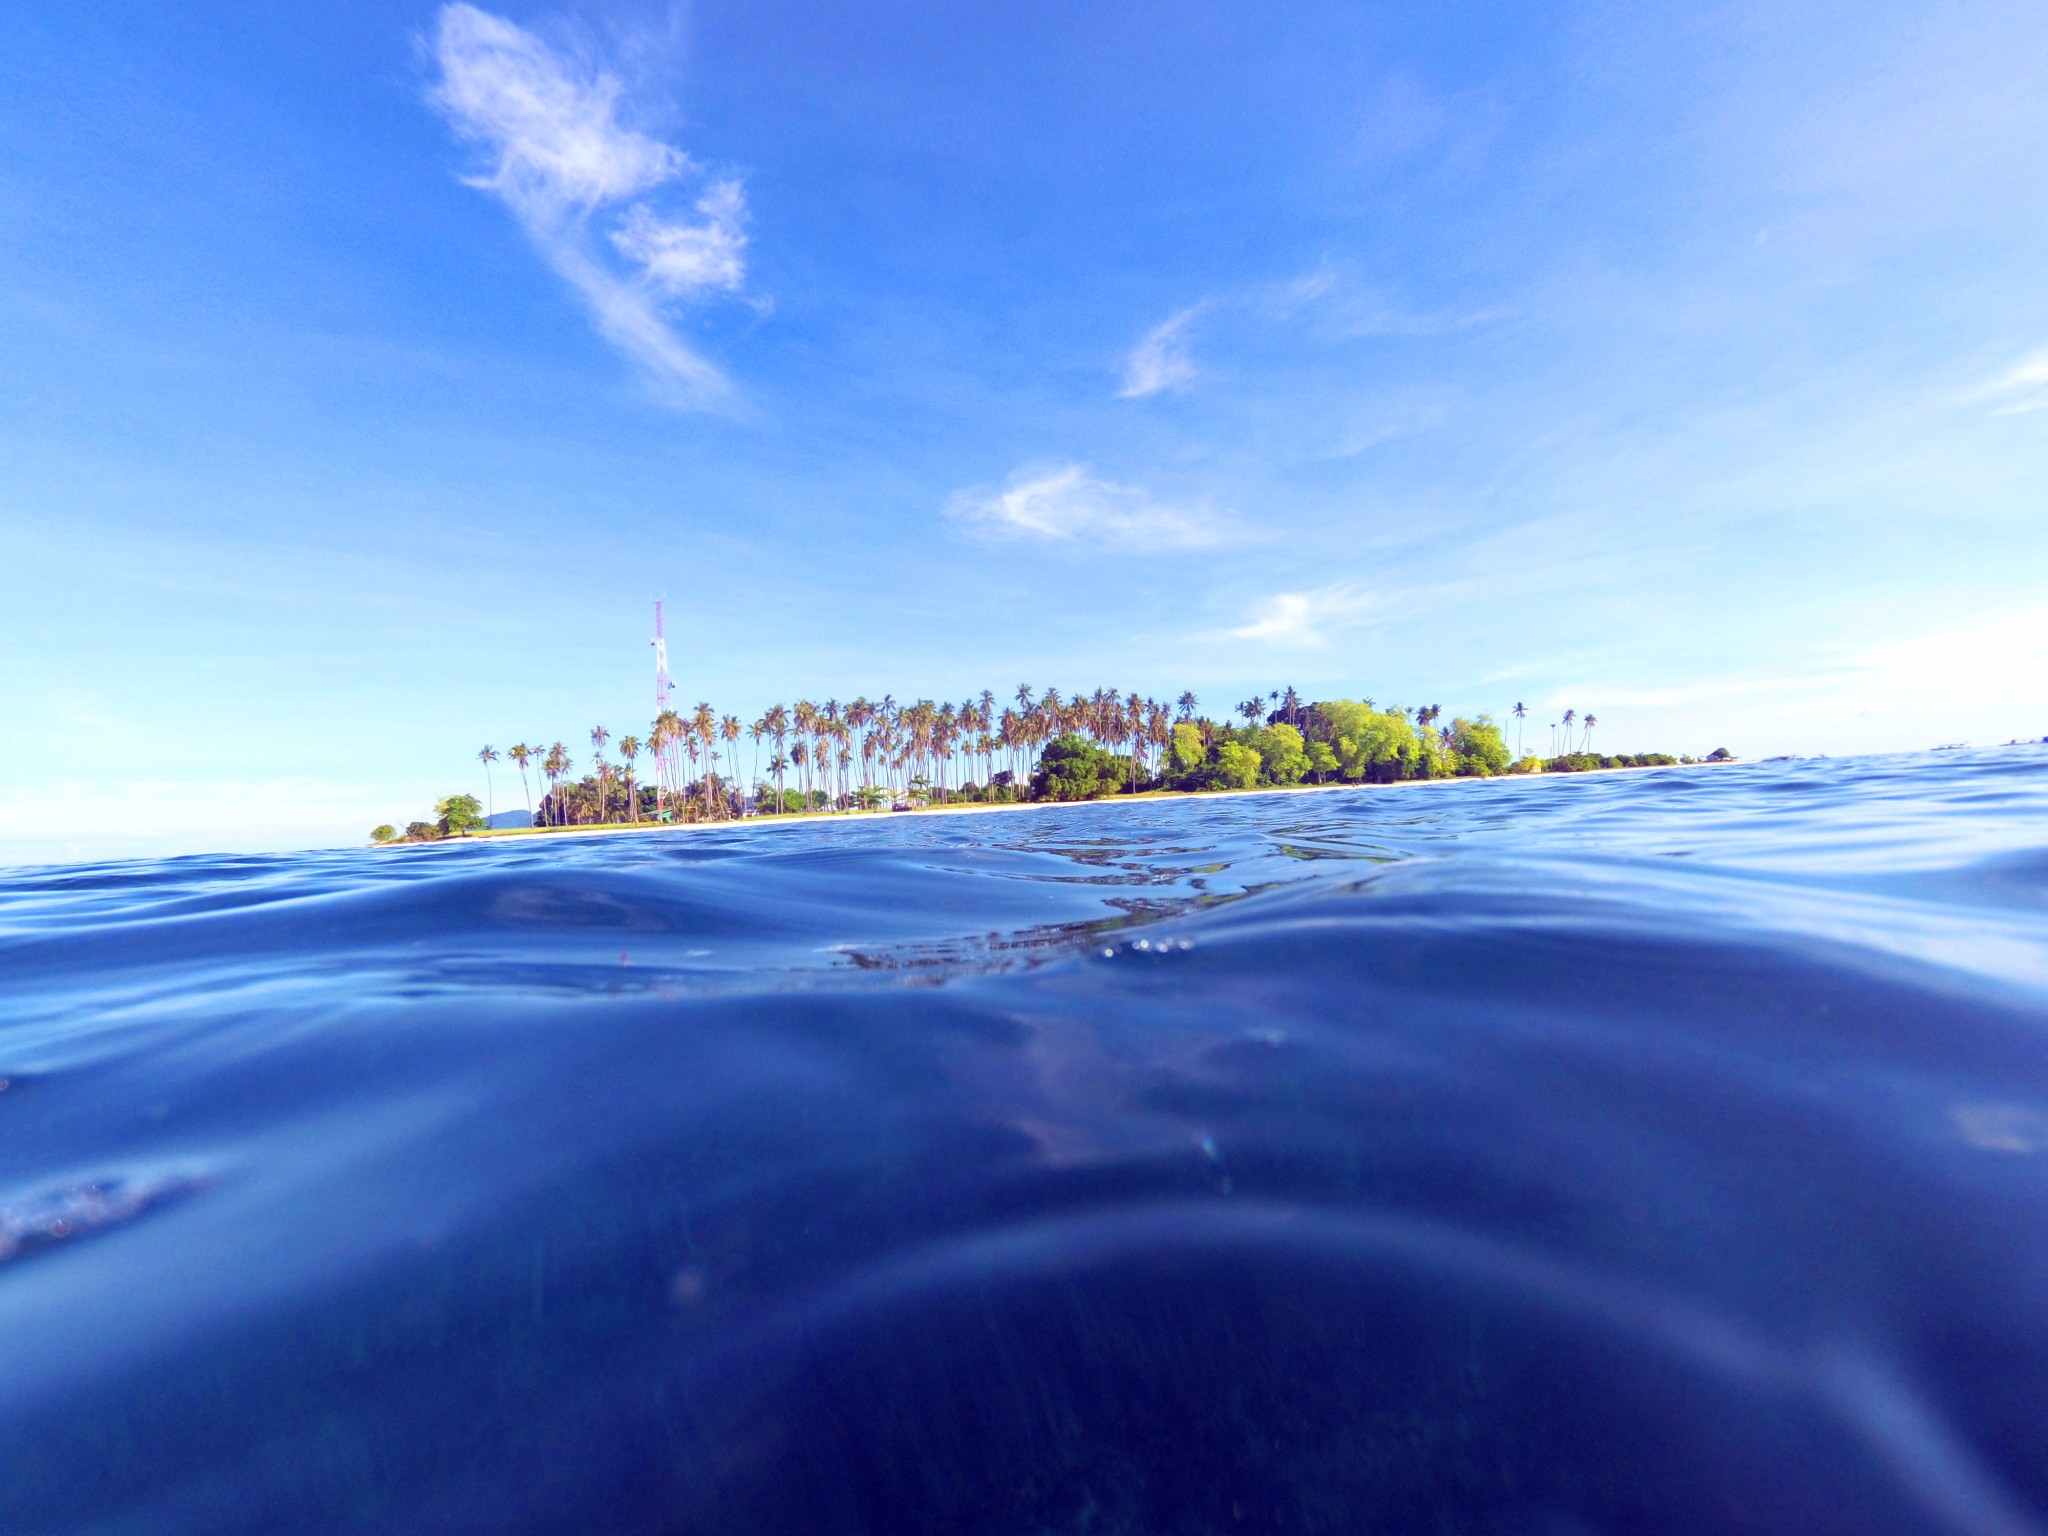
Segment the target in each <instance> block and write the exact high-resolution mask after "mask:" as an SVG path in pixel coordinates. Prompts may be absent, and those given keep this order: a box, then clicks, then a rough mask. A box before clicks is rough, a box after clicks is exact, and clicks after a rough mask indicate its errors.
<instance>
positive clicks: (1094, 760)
mask: <svg viewBox="0 0 2048 1536" xmlns="http://www.w3.org/2000/svg"><path fill="white" fill-rule="evenodd" d="M1122 778H1123V761H1122V759H1120V758H1118V757H1117V756H1116V754H1114V753H1113V752H1109V751H1106V750H1104V749H1103V748H1101V747H1098V746H1097V745H1095V743H1094V742H1092V741H1089V740H1087V739H1086V738H1085V737H1082V736H1078V735H1076V734H1075V733H1074V732H1072V731H1067V732H1064V733H1062V734H1061V735H1058V736H1055V737H1054V738H1053V739H1052V740H1051V741H1049V742H1047V743H1046V744H1045V751H1044V752H1042V753H1040V754H1039V758H1038V771H1037V772H1036V773H1034V774H1032V775H1031V793H1032V794H1033V795H1034V796H1036V797H1037V798H1038V799H1040V800H1092V799H1094V798H1095V797H1096V796H1097V795H1107V794H1114V793H1115V792H1116V790H1117V788H1118V787H1119V785H1120V783H1121V781H1122Z"/></svg>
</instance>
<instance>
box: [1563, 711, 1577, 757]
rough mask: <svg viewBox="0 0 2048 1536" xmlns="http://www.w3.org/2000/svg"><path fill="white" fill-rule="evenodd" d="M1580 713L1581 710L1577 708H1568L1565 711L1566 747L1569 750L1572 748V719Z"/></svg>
mask: <svg viewBox="0 0 2048 1536" xmlns="http://www.w3.org/2000/svg"><path fill="white" fill-rule="evenodd" d="M1578 714H1579V712H1578V711H1577V710H1575V709H1568V710H1566V711H1565V712H1564V749H1565V751H1567V752H1569V751H1571V749H1572V721H1574V720H1576V719H1577V718H1578Z"/></svg>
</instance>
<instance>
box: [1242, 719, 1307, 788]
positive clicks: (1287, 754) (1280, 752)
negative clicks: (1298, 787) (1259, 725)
mask: <svg viewBox="0 0 2048 1536" xmlns="http://www.w3.org/2000/svg"><path fill="white" fill-rule="evenodd" d="M1254 742H1255V744H1256V746H1257V748H1258V753H1259V768H1260V771H1261V772H1262V773H1263V774H1264V775H1265V778H1266V781H1267V782H1268V783H1269V784H1299V783H1300V782H1301V779H1302V775H1303V774H1305V773H1307V772H1308V753H1307V750H1306V748H1305V746H1304V743H1303V742H1302V739H1301V732H1300V731H1297V730H1296V729H1295V728H1294V727H1293V726H1291V725H1284V724H1283V725H1269V726H1267V727H1265V728H1264V729H1263V730H1261V731H1259V732H1258V733H1257V735H1256V736H1255V737H1254Z"/></svg>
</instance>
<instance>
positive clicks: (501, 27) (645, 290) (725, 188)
mask: <svg viewBox="0 0 2048 1536" xmlns="http://www.w3.org/2000/svg"><path fill="white" fill-rule="evenodd" d="M432 46H433V54H434V61H435V63H436V64H437V65H438V66H439V68H440V79H439V81H438V82H437V83H436V85H435V87H434V90H433V93H432V101H433V104H434V106H435V107H436V108H437V109H438V110H439V111H440V113H441V114H442V116H444V117H445V118H446V119H447V120H448V123H449V125H450V126H451V127H452V128H453V129H454V130H455V132H456V134H457V135H458V136H460V137H461V138H463V139H465V140H467V141H468V142H470V143H473V144H475V145H477V146H479V148H480V149H481V150H482V152H483V153H484V155H485V156H486V157H487V159H488V162H489V165H488V169H486V170H484V171H483V172H481V173H479V174H478V175H475V176H472V177H468V178H465V180H466V181H467V182H468V184H469V185H470V186H473V187H477V188H479V189H481V190H484V191H487V192H491V193H493V194H495V195H496V196H497V197H499V198H500V199H502V200H503V201H504V203H505V205H506V206H507V207H508V208H510V209H511V210H512V212H513V213H514V214H515V215H516V216H517V217H518V219H519V222H520V223H521V224H522V225H523V226H524V227H525V229H526V232H527V234H528V236H529V237H531V239H532V240H533V243H534V245H535V247H536V248H537V249H538V250H539V251H540V253H541V255H542V256H543V257H544V258H545V259H546V260H547V262H548V264H549V265H550V266H552V267H553V268H554V269H555V271H556V272H557V273H559V274H560V275H561V276H562V277H563V278H564V279H565V280H566V281H567V282H568V283H569V284H570V286H571V287H573V288H575V289H576V291H577V292H578V293H580V294H581V295H582V296H583V299H584V301H585V302H586V303H587V304H589V306H590V311H591V316H592V319H593V321H594V323H595V324H596V326H597V329H598V332H599V334H600V335H602V336H604V338H605V339H606V340H608V341H610V342H611V343H612V344H613V345H614V346H616V347H618V348H619V349H620V350H621V351H623V352H625V353H626V354H628V355H629V356H631V357H632V358H634V359H635V360H636V361H637V362H639V363H640V364H642V365H643V366H644V367H646V368H648V369H650V370H651V371H652V372H654V373H655V374H657V375H658V376H660V377H661V378H663V379H665V380H667V381H670V382H671V383H673V384H677V385H681V386H682V387H683V389H684V390H685V392H686V393H687V395H688V397H689V398H690V400H691V401H692V403H697V404H702V403H706V402H708V401H709V400H710V399H711V398H713V397H716V396H719V395H722V394H724V393H726V392H727V390H728V387H729V386H728V384H727V381H726V379H725V376H724V375H723V374H721V373H720V372H719V371H718V369H717V368H715V367H714V366H713V365H712V364H711V363H710V362H708V361H706V360H705V359H704V358H703V357H701V356H699V355H698V354H697V352H696V351H695V350H694V349H693V348H691V347H690V346H689V345H688V344H687V343H686V342H684V341H683V340H682V338H681V337H680V336H678V335H677V334H676V331H675V328H674V326H673V325H672V324H671V323H670V321H669V318H668V314H667V308H666V306H667V305H668V303H670V302H671V301H674V300H677V299H689V298H695V297H699V296H702V295H706V294H710V293H715V292H728V293H729V292H737V291H738V290H739V289H740V287H741V285H742V284H743V282H744V280H745V276H746V268H745V264H744V260H743V257H744V253H745V250H746V244H747V237H746V233H745V224H746V199H745V196H744V194H743V193H742V191H741V189H740V186H739V183H737V182H736V181H732V180H729V179H721V180H716V181H712V182H710V183H709V185H708V187H706V188H705V190H704V191H703V192H702V193H701V194H700V195H699V196H698V197H697V198H696V199H695V202H694V207H693V209H692V212H691V214H690V215H684V216H677V215H676V214H674V213H673V212H664V211H663V210H662V209H661V208H660V207H658V206H657V204H656V203H655V202H654V201H652V200H650V199H649V197H648V194H650V193H654V192H656V191H657V190H658V189H661V188H664V187H667V186H669V185H671V184H673V183H677V182H680V181H684V180H687V179H692V178H701V177H702V176H703V171H702V169H701V168H700V167H699V166H698V165H697V164H696V163H695V162H693V161H692V160H691V159H690V157H689V156H688V155H686V154H684V153H683V152H682V151H681V150H679V149H677V148H676V147H675V146H673V145H671V144H665V143H663V142H661V141H660V140H659V139H655V138H652V137H650V136H648V135H647V134H644V133H642V132H640V131H639V130H637V129H635V128H632V127H629V126H627V125H626V124H625V123H623V122H621V121H620V110H621V107H622V105H623V104H624V102H623V98H624V94H625V89H624V86H623V85H622V84H621V83H620V81H619V80H618V78H617V77H616V76H614V75H612V74H611V73H609V72H608V71H606V70H604V69H602V68H590V67H584V66H582V65H580V64H579V63H578V62H577V61H574V60H571V59H568V58H565V57H564V56H563V55H562V54H560V53H558V52H557V51H556V50H554V49H553V48H550V47H549V46H548V44H547V43H546V42H544V41H542V40H541V39H540V38H538V37H536V36H535V35H534V34H533V33H531V32H528V31H525V30H524V29H522V28H520V27H518V26H515V25H514V24H513V23H511V22H509V21H506V20H504V19H503V18H502V17H498V16H493V15H491V14H489V13H488V12H486V11H481V10H478V9H477V8H476V7H475V6H472V5H447V6H443V7H442V9H441V13H440V16H439V19H438V21H437V23H436V26H435V31H434V38H433V45H432ZM600 224H604V225H606V226H607V227H606V228H605V229H604V231H603V233H604V235H605V239H604V240H603V241H600V240H599V239H598V228H597V227H598V226H599V225H600ZM606 245H609V247H610V248H611V250H612V251H614V252H616V254H617V256H618V257H621V258H623V259H624V262H625V263H626V266H625V268H624V269H623V270H622V269H621V268H620V267H619V266H618V265H617V264H615V263H614V261H612V260H611V259H610V258H609V257H608V256H607V255H606V253H605V247H606Z"/></svg>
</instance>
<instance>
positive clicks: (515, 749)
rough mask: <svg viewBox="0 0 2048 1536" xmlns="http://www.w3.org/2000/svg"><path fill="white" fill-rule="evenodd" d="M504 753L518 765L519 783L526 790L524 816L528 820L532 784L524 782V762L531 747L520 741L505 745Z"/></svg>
mask: <svg viewBox="0 0 2048 1536" xmlns="http://www.w3.org/2000/svg"><path fill="white" fill-rule="evenodd" d="M505 755H506V756H507V757H509V758H511V759H512V761H513V762H515V763H517V764H518V765H519V784H520V787H521V788H523V789H524V790H525V791H526V816H527V819H528V820H529V821H530V820H532V819H533V786H532V785H530V784H528V783H527V782H526V764H527V760H528V759H529V758H531V757H532V756H533V748H531V747H529V746H528V745H527V744H526V743H525V742H523V741H522V742H519V743H518V744H517V745H515V746H510V747H507V748H506V749H505Z"/></svg>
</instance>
